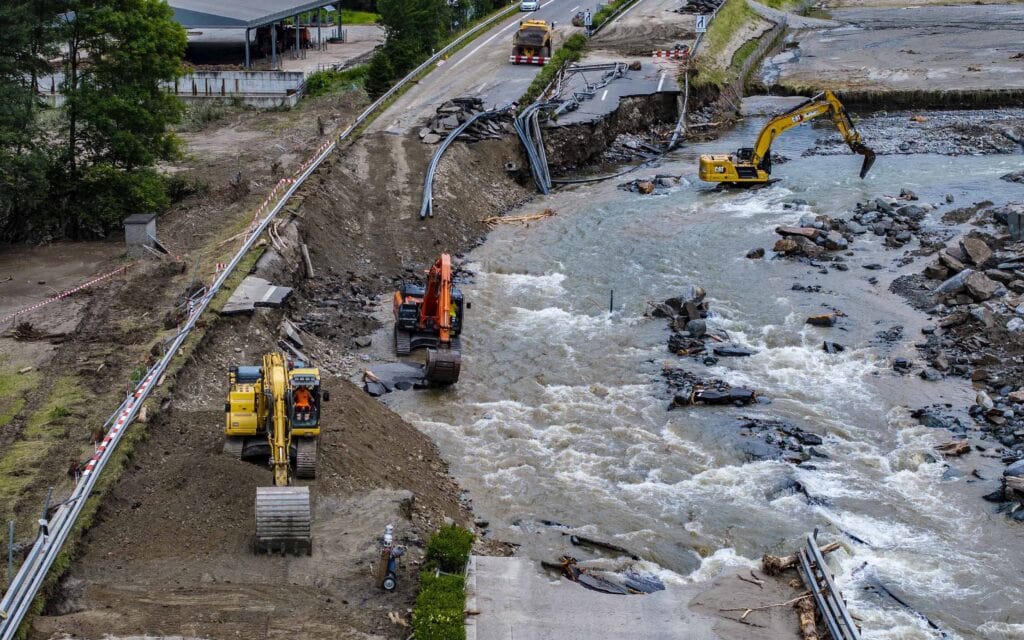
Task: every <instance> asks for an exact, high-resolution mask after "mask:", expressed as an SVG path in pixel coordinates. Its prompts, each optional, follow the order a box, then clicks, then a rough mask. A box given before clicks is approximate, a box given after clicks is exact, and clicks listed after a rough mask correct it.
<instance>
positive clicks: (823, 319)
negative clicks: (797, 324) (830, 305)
mask: <svg viewBox="0 0 1024 640" xmlns="http://www.w3.org/2000/svg"><path fill="white" fill-rule="evenodd" d="M807 324H810V325H814V326H816V327H832V326H835V324H836V314H834V313H823V314H821V315H817V316H811V317H809V318H807Z"/></svg>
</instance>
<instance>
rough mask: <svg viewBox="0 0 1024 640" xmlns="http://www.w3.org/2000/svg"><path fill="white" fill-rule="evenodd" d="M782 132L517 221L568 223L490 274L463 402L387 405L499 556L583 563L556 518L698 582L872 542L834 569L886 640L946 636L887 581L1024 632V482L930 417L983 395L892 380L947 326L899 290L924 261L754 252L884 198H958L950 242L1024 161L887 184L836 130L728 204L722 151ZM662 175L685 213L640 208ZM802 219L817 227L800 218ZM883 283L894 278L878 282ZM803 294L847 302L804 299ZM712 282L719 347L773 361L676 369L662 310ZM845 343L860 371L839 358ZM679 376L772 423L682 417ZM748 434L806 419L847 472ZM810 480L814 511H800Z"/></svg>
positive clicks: (550, 201)
mask: <svg viewBox="0 0 1024 640" xmlns="http://www.w3.org/2000/svg"><path fill="white" fill-rule="evenodd" d="M762 123H763V119H758V118H751V119H748V120H746V121H745V122H744V123H743V124H742V125H741V126H740V127H738V128H737V129H736V130H734V131H733V132H731V133H729V134H727V135H725V136H723V137H722V138H721V139H719V140H718V141H716V142H713V143H706V144H694V145H689V146H687V147H686V148H685V149H683V150H681V151H679V152H677V153H675V154H673V155H671V156H670V157H669V158H668V161H666V162H664V163H663V164H662V165H661V166H659V167H657V168H656V169H654V170H651V169H641V170H639V171H638V172H637V173H636V174H635V175H631V176H625V177H623V178H621V179H615V180H611V181H609V182H605V183H598V184H591V185H584V186H576V187H572V188H566V189H561V190H559V191H558V192H557V193H555V194H553V195H551V196H548V197H544V198H538V199H536V200H534V201H532V202H530V203H529V204H528V205H526V206H525V207H524V208H523V210H522V211H519V212H516V213H526V212H534V211H539V210H541V209H544V208H547V207H550V208H552V209H553V210H555V211H556V212H557V215H555V216H554V217H551V218H548V219H544V220H541V221H538V222H535V223H533V224H531V225H530V226H528V227H523V226H514V225H503V226H499V227H498V228H496V229H495V230H494V231H493V232H492V233H491V234H490V236H489V237H488V240H487V242H486V243H485V244H483V245H482V246H480V247H478V248H477V249H475V250H474V251H472V252H471V253H470V254H469V255H468V256H467V266H468V268H469V269H470V270H471V271H472V272H474V274H475V275H474V277H473V278H472V281H471V282H468V283H466V284H465V285H463V290H464V291H465V293H466V296H467V299H468V300H471V301H472V309H471V310H470V311H468V312H467V328H466V331H465V332H464V334H463V338H462V342H463V353H464V355H463V369H462V378H461V380H460V381H459V383H458V384H457V385H455V386H454V387H453V388H450V389H447V390H441V391H427V392H404V393H393V394H389V395H388V396H386V398H385V401H386V402H387V403H388V404H389V405H390V406H391V407H392V408H393V409H394V410H395V411H397V412H398V413H400V414H401V415H402V416H403V417H405V418H406V419H408V420H410V421H411V422H413V423H414V424H415V425H417V426H418V427H419V428H420V429H422V430H423V431H425V432H426V433H427V434H428V435H430V436H431V437H432V438H433V439H434V440H435V441H436V442H437V443H438V445H439V447H440V448H441V451H442V453H443V454H444V455H445V457H446V458H447V459H448V460H449V461H450V463H451V469H452V473H453V475H454V476H455V477H456V478H457V479H458V481H459V483H460V484H461V485H462V486H463V487H464V488H465V489H467V490H468V492H469V496H470V497H471V499H472V501H473V505H474V509H475V511H476V513H477V515H478V517H482V518H484V519H486V520H488V521H489V523H490V525H489V527H490V529H491V531H490V533H489V534H488V535H491V536H494V537H496V538H499V539H503V540H509V541H513V542H516V543H519V544H521V545H523V547H522V549H521V550H520V553H521V554H525V555H528V556H530V557H535V558H537V559H540V558H550V557H551V556H552V555H554V554H557V553H558V552H559V551H560V550H562V549H563V545H564V544H565V543H564V538H563V537H562V536H561V535H560V532H558V531H554V532H553V531H552V527H548V526H544V525H543V524H541V523H540V522H539V521H540V520H552V521H557V522H560V523H564V524H566V525H569V526H572V527H576V528H579V529H580V530H582V531H584V532H587V533H589V534H591V535H592V536H593V537H597V538H602V539H607V540H611V541H614V542H616V543H618V544H621V545H623V546H625V547H628V548H629V549H631V550H634V551H636V552H638V553H639V554H641V555H642V556H644V557H645V558H647V559H649V560H651V561H653V562H655V563H657V564H658V565H659V566H661V567H663V568H664V569H665V572H666V573H668V574H670V575H671V576H674V577H675V579H679V580H697V579H703V578H706V577H708V576H710V575H712V574H713V573H714V572H715V571H717V570H718V569H720V568H721V567H723V566H726V565H727V564H739V565H744V564H750V565H751V566H755V565H756V564H757V563H758V562H759V559H760V557H761V554H762V553H763V552H764V551H766V550H767V551H769V552H772V553H780V552H781V553H788V552H791V551H792V550H794V549H795V548H796V546H797V545H798V544H799V543H800V540H801V536H802V535H803V534H805V533H806V532H809V531H811V530H813V529H814V528H816V527H817V528H820V530H821V531H822V536H823V539H839V540H841V541H843V542H844V543H845V544H846V546H847V551H844V552H838V553H836V554H834V557H833V560H832V561H831V562H833V568H834V570H835V571H836V574H837V576H836V577H837V582H838V585H839V587H840V588H841V589H842V590H843V592H844V594H845V595H846V597H847V599H848V600H849V602H850V606H851V610H852V611H853V612H854V613H855V615H857V616H858V617H859V618H860V620H861V624H862V626H863V629H864V637H865V638H901V639H916V638H937V637H941V635H940V633H939V632H937V631H935V630H933V629H930V628H929V627H928V625H927V624H926V622H925V621H924V620H923V619H922V618H920V617H918V616H915V615H914V614H913V613H911V612H910V611H908V610H907V609H906V608H903V607H901V606H899V605H897V604H895V603H894V602H893V601H892V600H891V599H889V598H887V597H885V596H882V595H879V594H878V593H877V592H876V591H873V590H872V589H870V588H869V587H870V586H871V585H873V584H876V583H881V584H884V585H885V586H886V587H887V588H889V589H891V590H892V591H893V592H894V593H897V594H899V596H900V597H902V598H903V599H905V600H906V601H907V602H908V603H909V604H910V605H912V606H913V607H914V608H916V609H917V610H919V611H920V612H921V613H923V614H925V615H926V616H928V617H929V618H931V619H932V620H933V621H935V622H936V623H938V624H939V626H940V627H941V628H942V629H943V630H944V631H945V632H947V633H948V637H961V638H1020V637H1024V611H1022V608H1021V606H1020V603H1021V602H1024V585H1022V582H1021V566H1022V562H1024V560H1022V558H1024V529H1022V528H1021V525H1019V524H1016V525H1015V524H1013V523H1010V522H1008V521H1007V520H1006V518H1004V517H1003V516H1001V515H997V514H993V513H992V508H991V505H990V504H989V503H986V502H984V501H982V500H980V496H981V495H983V494H985V493H988V492H990V491H992V490H993V489H995V488H996V486H997V478H998V476H999V473H1000V472H1001V469H1002V466H1001V465H999V464H998V461H996V460H992V459H988V458H985V457H981V456H979V455H977V454H972V455H968V456H966V457H965V458H963V459H951V460H950V461H949V463H948V465H947V463H945V462H943V461H942V459H941V457H939V456H938V455H937V454H935V453H934V446H935V445H936V444H938V443H941V442H943V441H946V440H948V439H949V434H948V433H946V432H942V431H937V430H934V429H929V428H926V427H924V426H921V425H919V424H917V421H916V420H914V419H913V418H911V417H910V409H912V408H916V407H920V406H923V405H926V404H933V403H952V404H954V405H957V406H960V407H963V406H966V405H968V404H970V403H971V401H972V400H971V399H972V398H973V392H972V391H971V389H970V384H969V382H966V381H963V380H960V379H947V380H944V381H941V382H925V381H923V380H921V379H920V378H918V377H917V376H901V375H898V374H896V373H894V372H893V370H892V359H893V358H895V357H898V356H904V357H908V358H915V356H916V352H915V350H914V347H913V343H914V342H915V341H917V340H919V339H920V338H921V327H922V326H923V325H925V324H927V322H928V321H927V318H926V317H925V316H924V315H923V314H921V313H919V312H916V311H914V310H912V309H911V308H910V307H909V306H908V305H907V304H905V303H904V302H903V301H902V300H901V299H900V298H899V297H897V296H896V295H895V294H893V293H890V292H889V291H888V285H889V284H890V282H891V281H892V280H893V279H894V278H896V277H897V276H899V275H901V274H904V273H912V272H917V271H919V270H920V268H921V266H922V265H921V264H918V263H915V264H912V265H910V266H907V267H897V266H894V265H895V263H896V259H897V258H899V257H900V256H901V255H902V253H903V250H896V251H893V250H885V249H884V248H883V247H882V245H881V242H880V241H879V239H878V238H876V237H874V236H872V235H870V234H869V235H867V236H859V237H858V238H857V239H856V241H855V242H854V243H853V244H852V245H851V249H852V251H853V255H852V256H851V257H849V258H848V264H849V265H850V269H849V271H847V272H840V271H836V270H834V269H829V270H828V271H829V272H828V273H827V274H823V273H819V271H818V269H817V268H815V267H811V266H808V265H806V264H801V263H797V262H791V261H788V260H782V259H777V260H772V259H768V258H766V259H763V260H750V259H747V258H746V257H745V254H746V252H747V251H748V250H749V249H751V248H753V247H765V248H766V249H768V256H771V255H772V254H771V251H770V249H771V246H772V244H773V243H774V241H775V239H776V238H777V236H776V235H775V233H774V228H775V226H777V225H779V224H794V223H796V222H797V220H798V219H799V218H800V216H801V215H803V214H805V213H808V212H813V213H824V214H829V215H843V214H848V213H849V212H851V211H852V208H853V206H854V203H856V202H857V201H858V200H859V201H864V200H867V199H869V198H874V197H877V196H879V195H881V194H898V193H899V192H900V189H901V188H909V189H913V190H914V191H915V192H917V194H918V195H919V196H920V197H921V201H922V202H930V203H941V202H943V197H944V196H945V194H952V195H953V196H954V197H955V199H956V204H953V205H946V204H943V205H942V206H941V207H939V209H938V210H937V211H935V212H932V213H930V214H929V216H930V217H929V220H931V221H932V223H937V218H938V216H939V215H941V213H942V212H944V211H947V210H949V209H951V208H953V207H956V206H961V205H966V204H969V203H971V202H974V201H977V200H982V199H989V200H993V201H995V202H996V203H997V204H998V203H1000V202H1003V201H1006V200H1008V199H1012V198H1013V197H1015V196H1016V197H1017V198H1018V199H1019V198H1020V186H1018V185H1013V184H1010V183H1007V182H1003V181H1000V180H999V179H998V178H999V176H1000V175H1002V174H1004V173H1007V172H1009V171H1011V170H1015V169H1018V168H1019V167H1020V165H1021V157H1020V156H1019V155H1018V156H1005V155H1002V156H1000V155H990V156H963V157H948V156H939V155H902V156H880V157H879V158H878V161H877V163H876V164H875V166H874V169H873V170H872V172H871V173H870V174H869V176H868V178H867V179H866V180H863V181H862V180H860V179H859V178H858V177H857V173H858V170H859V167H860V158H859V157H858V156H850V155H842V156H816V157H802V156H801V152H802V151H803V150H804V149H808V148H810V147H812V146H813V144H814V140H815V139H816V138H819V137H823V136H829V135H835V134H834V132H832V131H831V130H829V129H812V128H811V127H808V126H804V127H800V128H798V129H794V130H792V131H790V132H789V133H787V134H786V136H784V137H783V138H782V139H781V140H779V141H777V142H776V144H775V148H774V151H776V152H777V153H781V154H783V155H784V156H787V157H789V158H791V160H790V161H789V162H786V163H784V164H777V165H776V166H775V168H774V177H778V178H782V181H781V182H780V183H778V184H776V185H774V186H772V187H770V188H766V189H762V190H757V191H726V192H719V191H713V190H711V189H709V188H708V187H707V186H705V185H703V184H701V183H699V182H698V181H697V179H696V175H695V169H696V156H697V155H698V154H699V153H702V152H723V151H725V150H731V149H734V148H736V147H739V146H744V145H745V144H749V141H750V140H752V139H753V137H754V135H755V132H756V130H757V127H759V126H760V125H761V124H762ZM868 142H869V143H870V141H868ZM654 172H657V173H660V174H673V175H680V174H681V175H682V176H683V178H682V180H681V181H680V183H679V184H678V186H675V187H673V188H671V189H669V190H668V191H666V192H665V193H662V194H659V195H650V196H642V195H639V194H635V193H629V192H626V191H624V190H620V189H617V188H616V184H617V183H619V182H622V181H624V180H627V179H630V178H632V177H636V176H643V175H651V174H652V173H654ZM797 198H799V199H803V200H806V201H807V202H808V203H809V206H807V207H795V208H794V207H789V208H787V206H786V204H787V203H789V202H791V201H793V200H794V199H797ZM908 248H912V245H908ZM869 263H881V264H882V265H884V266H885V268H884V269H882V270H879V271H869V270H866V269H864V268H863V265H865V264H869ZM871 277H876V278H878V283H877V284H871V283H870V282H869V278H871ZM794 283H800V284H802V285H820V286H821V288H822V291H821V292H819V293H807V292H803V291H794V290H792V285H793V284H794ZM687 284H698V285H700V286H702V287H704V288H706V290H707V292H708V298H709V300H710V308H711V311H712V317H711V318H710V319H709V326H711V327H715V328H721V329H725V330H727V331H728V332H729V333H730V334H731V335H732V336H733V337H734V338H735V339H736V341H737V342H739V343H741V344H744V345H746V346H749V347H751V348H753V349H756V350H757V351H758V353H757V354H756V355H754V356H752V357H749V358H722V359H721V360H720V361H719V363H718V364H717V365H715V366H712V367H707V368H705V367H703V366H702V365H699V364H696V363H693V362H692V361H685V360H683V359H682V358H678V357H676V356H674V355H672V354H670V353H668V352H667V350H666V347H665V342H666V339H667V335H668V330H667V327H666V323H665V321H664V320H662V319H657V318H651V317H648V316H647V315H646V312H647V311H648V310H649V306H648V304H647V301H661V300H664V299H666V298H668V297H671V296H673V295H676V294H677V293H678V292H679V291H680V290H681V289H682V288H683V286H685V285H687ZM612 290H614V308H613V310H612V311H609V297H610V296H609V293H610V292H611V291H612ZM833 307H834V308H838V309H841V310H842V311H844V312H845V313H846V314H847V317H846V318H844V319H843V320H842V321H841V322H840V324H839V325H837V326H836V327H834V328H817V327H810V326H808V325H805V324H804V319H805V318H806V317H807V316H809V315H813V314H815V313H823V312H825V311H827V310H828V309H829V308H833ZM385 313H387V312H386V311H385ZM894 326H900V327H903V338H902V339H901V340H900V341H898V342H897V343H895V344H887V343H884V342H881V341H879V340H878V339H877V338H876V334H877V333H878V332H880V331H883V330H886V329H889V328H891V327H894ZM825 339H828V340H835V341H837V342H840V343H842V344H844V345H846V347H847V349H846V351H845V352H843V353H840V354H834V355H830V354H827V353H825V352H824V351H823V350H822V347H821V345H822V341H823V340H825ZM665 363H670V364H680V365H682V364H686V365H687V366H692V367H694V368H695V369H696V370H698V371H702V372H704V373H706V374H709V375H713V376H715V377H719V378H723V379H725V380H727V381H729V382H732V383H734V384H743V385H749V386H751V387H753V388H755V389H757V390H758V391H759V392H760V393H761V394H763V395H764V396H766V397H767V398H769V399H770V400H771V402H770V404H761V405H753V406H750V407H744V408H732V407H728V408H720V407H693V408H686V409H677V410H674V411H667V410H666V408H667V406H668V404H669V402H670V394H669V393H668V391H667V389H666V386H665V384H664V381H663V379H662V378H661V376H660V371H661V368H662V366H663V364H665ZM739 416H756V417H775V418H785V419H787V420H790V421H792V422H793V423H795V424H797V425H799V426H801V427H802V428H804V429H806V430H808V431H811V432H814V433H817V434H819V435H821V436H823V437H824V438H825V442H824V445H823V446H822V447H820V448H821V450H822V451H824V452H825V453H826V454H827V455H828V459H823V460H815V461H814V464H813V466H814V467H816V468H815V469H802V468H799V467H795V466H793V465H791V464H787V463H784V462H779V461H757V462H748V461H746V459H745V457H744V455H743V453H742V452H741V451H740V450H739V449H738V446H737V445H738V444H739V442H740V438H741V436H740V434H739V432H738V431H739V430H738V429H737V427H736V419H737V417H739ZM974 469H976V470H977V471H978V474H980V476H981V477H982V478H985V480H983V481H982V480H976V479H975V478H974V477H972V476H971V473H970V472H971V471H972V470H974ZM793 480H796V481H798V482H799V483H801V484H802V485H803V487H804V488H805V489H806V494H807V495H804V494H803V493H801V492H799V491H793V490H792V486H793V483H792V481H793ZM808 496H811V497H812V498H813V499H809V498H808ZM851 535H852V536H853V537H854V538H855V539H856V540H859V542H858V541H855V539H854V538H851V537H850V536H851Z"/></svg>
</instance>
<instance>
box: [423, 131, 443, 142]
mask: <svg viewBox="0 0 1024 640" xmlns="http://www.w3.org/2000/svg"><path fill="white" fill-rule="evenodd" d="M423 142H425V143H426V144H437V143H438V142H441V136H439V135H437V134H436V133H428V134H427V135H425V136H423Z"/></svg>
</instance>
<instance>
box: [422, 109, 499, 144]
mask: <svg viewBox="0 0 1024 640" xmlns="http://www.w3.org/2000/svg"><path fill="white" fill-rule="evenodd" d="M483 111H484V101H483V100H482V99H480V98H455V99H453V100H449V101H448V102H445V103H444V104H442V105H441V106H440V107H438V108H437V115H435V116H434V117H433V118H432V119H431V120H430V122H429V123H427V125H426V126H425V127H423V128H422V129H420V132H419V135H420V140H422V141H423V142H424V143H426V144H437V143H438V142H440V141H441V140H444V139H445V138H446V137H448V134H449V133H451V132H452V130H453V129H455V128H457V127H458V126H459V125H460V124H463V123H465V122H466V120H469V119H470V118H472V117H473V116H475V115H477V114H479V113H483ZM506 133H512V125H511V124H509V120H508V117H507V116H502V117H494V118H486V119H480V120H477V121H476V122H474V123H473V125H472V126H471V127H469V128H468V129H466V130H465V131H464V132H463V133H462V135H461V136H459V139H460V140H465V141H467V142H478V141H480V140H489V139H496V138H501V137H502V136H504V135H505V134H506Z"/></svg>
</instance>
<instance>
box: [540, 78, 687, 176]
mask: <svg viewBox="0 0 1024 640" xmlns="http://www.w3.org/2000/svg"><path fill="white" fill-rule="evenodd" d="M677 109H678V105H677V100H676V96H675V95H672V94H655V95H652V96H640V97H632V98H625V99H623V100H622V101H620V103H619V108H618V109H617V110H615V111H614V112H612V113H611V114H610V115H609V116H607V117H605V118H602V119H601V120H598V121H597V122H594V123H583V124H574V125H569V126H558V125H557V122H556V123H555V124H554V126H549V127H548V128H547V129H545V130H544V148H545V150H546V151H547V156H548V164H549V166H550V167H551V169H552V171H554V172H556V173H565V172H569V171H576V170H579V169H583V168H585V167H586V166H587V165H590V164H595V163H599V162H600V156H601V154H603V153H604V152H605V151H606V150H608V148H609V147H611V146H612V145H613V143H614V142H615V139H616V138H617V137H618V136H620V135H622V134H640V133H645V132H648V131H649V130H650V129H651V128H652V127H656V126H657V125H665V124H675V121H676V119H677V118H678V116H679V112H678V110H677Z"/></svg>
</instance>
